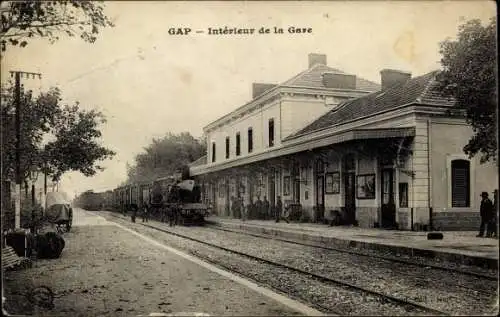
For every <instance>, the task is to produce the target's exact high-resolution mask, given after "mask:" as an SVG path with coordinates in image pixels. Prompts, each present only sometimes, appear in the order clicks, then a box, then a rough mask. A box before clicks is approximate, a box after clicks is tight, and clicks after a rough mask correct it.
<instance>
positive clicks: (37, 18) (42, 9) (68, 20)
mask: <svg viewBox="0 0 500 317" xmlns="http://www.w3.org/2000/svg"><path fill="white" fill-rule="evenodd" d="M101 2H102V1H101ZM0 12H1V14H2V21H1V22H2V29H1V33H0V36H1V37H2V41H1V45H2V51H5V50H6V49H7V46H8V45H12V46H17V45H19V46H21V47H25V46H26V45H27V44H28V40H29V39H33V38H35V37H44V38H48V39H49V41H50V42H51V43H54V42H55V41H57V40H59V36H60V35H61V34H65V35H68V36H71V37H72V36H75V35H78V34H79V35H80V37H81V38H82V39H83V40H84V41H86V42H90V43H93V42H95V40H96V39H97V34H98V33H99V28H103V27H108V26H109V27H113V26H114V25H113V23H112V22H111V21H110V20H109V18H108V17H107V16H106V15H105V14H104V9H103V5H102V4H99V3H97V2H96V1H81V0H69V1H8V2H6V1H3V2H1V3H0Z"/></svg>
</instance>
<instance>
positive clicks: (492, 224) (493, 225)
mask: <svg viewBox="0 0 500 317" xmlns="http://www.w3.org/2000/svg"><path fill="white" fill-rule="evenodd" d="M497 221H498V190H495V191H494V192H493V210H492V213H491V219H490V221H489V222H488V229H487V230H486V237H488V238H497V237H498V232H497V231H498V227H497Z"/></svg>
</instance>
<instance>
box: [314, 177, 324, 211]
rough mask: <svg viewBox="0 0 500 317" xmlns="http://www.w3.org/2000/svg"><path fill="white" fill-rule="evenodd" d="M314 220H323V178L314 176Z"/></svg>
mask: <svg viewBox="0 0 500 317" xmlns="http://www.w3.org/2000/svg"><path fill="white" fill-rule="evenodd" d="M316 211H317V213H316V220H318V221H320V220H322V219H323V217H324V214H325V176H323V175H316Z"/></svg>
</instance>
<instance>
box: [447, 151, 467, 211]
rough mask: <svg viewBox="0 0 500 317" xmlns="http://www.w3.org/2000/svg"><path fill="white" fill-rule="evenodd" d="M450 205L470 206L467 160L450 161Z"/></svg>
mask: <svg viewBox="0 0 500 317" xmlns="http://www.w3.org/2000/svg"><path fill="white" fill-rule="evenodd" d="M451 206H452V207H470V163H469V161H467V160H453V161H452V162H451Z"/></svg>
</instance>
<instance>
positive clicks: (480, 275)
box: [207, 222, 498, 281]
mask: <svg viewBox="0 0 500 317" xmlns="http://www.w3.org/2000/svg"><path fill="white" fill-rule="evenodd" d="M207 224H208V225H209V227H210V228H211V229H215V230H220V231H226V232H232V233H238V234H244V235H248V236H252V237H257V238H262V239H273V240H276V241H281V242H286V243H290V244H295V245H302V246H307V247H312V248H317V249H323V250H329V251H335V252H341V253H347V254H352V255H359V256H362V257H369V258H372V259H379V260H385V261H391V262H394V263H401V264H406V265H412V266H417V267H428V268H431V269H435V270H440V271H444V272H453V273H457V274H463V275H469V276H473V277H476V278H481V279H486V280H490V281H497V280H498V276H495V275H490V274H483V273H478V272H471V271H466V270H461V269H456V268H450V267H445V266H440V265H435V264H431V263H421V262H415V261H410V260H404V259H399V258H395V257H387V256H382V255H377V254H370V253H363V252H360V251H353V250H347V249H342V248H335V247H330V246H325V245H320V244H314V243H306V242H302V241H297V240H292V239H285V238H279V237H276V236H272V235H266V234H258V233H252V232H248V231H244V230H232V229H227V228H222V227H220V226H219V225H217V224H213V223H210V222H207Z"/></svg>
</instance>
